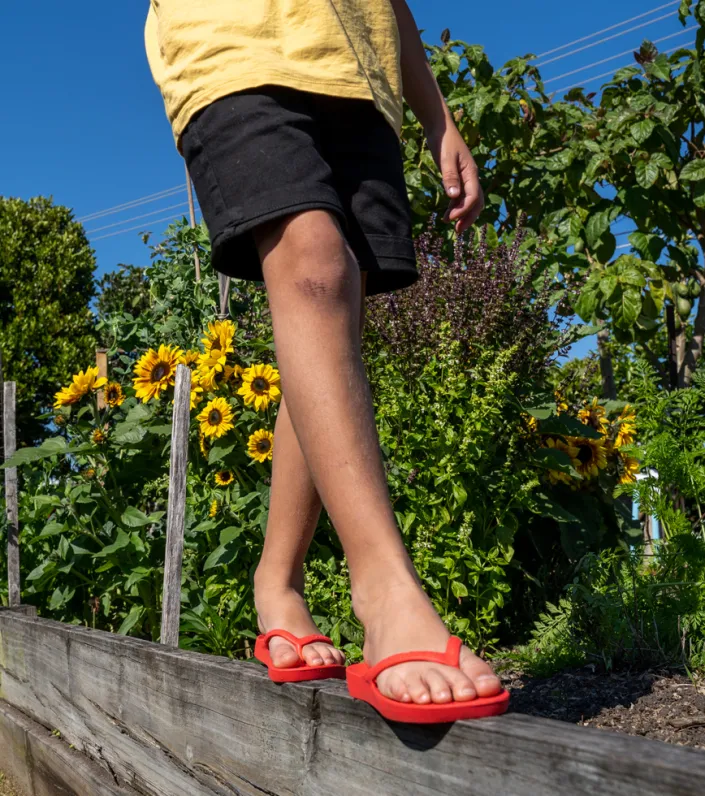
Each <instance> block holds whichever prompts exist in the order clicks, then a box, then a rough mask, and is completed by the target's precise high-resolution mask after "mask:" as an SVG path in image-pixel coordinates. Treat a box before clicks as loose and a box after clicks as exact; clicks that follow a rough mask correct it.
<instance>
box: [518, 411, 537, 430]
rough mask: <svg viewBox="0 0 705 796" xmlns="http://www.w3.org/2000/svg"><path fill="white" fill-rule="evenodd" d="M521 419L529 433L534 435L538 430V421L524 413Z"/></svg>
mask: <svg viewBox="0 0 705 796" xmlns="http://www.w3.org/2000/svg"><path fill="white" fill-rule="evenodd" d="M522 419H523V420H524V422H525V423H526V425H527V427H528V429H529V431H531V432H534V433H535V432H536V431H538V430H539V421H538V420H537V419H536V418H535V417H534V416H533V415H529V414H526V413H524V414H522Z"/></svg>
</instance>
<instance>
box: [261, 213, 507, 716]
mask: <svg viewBox="0 0 705 796" xmlns="http://www.w3.org/2000/svg"><path fill="white" fill-rule="evenodd" d="M255 238H256V241H257V246H258V250H259V254H260V258H261V260H262V265H263V273H264V277H265V283H266V286H267V292H268V295H269V303H270V307H271V311H272V322H273V327H274V338H275V343H276V348H277V360H278V364H279V367H280V371H281V378H282V388H283V392H284V394H285V395H286V397H287V405H288V409H289V413H290V417H291V421H292V424H293V428H294V430H295V432H296V437H297V438H298V440H299V443H300V445H301V449H302V451H303V456H304V457H305V461H306V463H307V465H308V468H309V470H310V472H311V476H312V478H313V482H314V483H315V485H316V488H317V490H318V494H319V495H320V496H321V499H322V500H323V503H324V505H325V506H326V509H327V511H328V514H329V516H330V518H331V521H332V522H333V525H334V526H335V528H336V531H337V532H338V535H339V536H340V539H341V542H342V544H343V547H344V549H345V553H346V556H347V559H348V564H349V567H350V576H351V584H352V592H353V602H354V606H355V612H356V613H357V615H358V617H359V618H360V620H361V621H362V623H363V625H364V627H365V657H366V659H367V661H368V662H369V663H370V664H374V663H375V662H376V661H378V660H380V659H381V658H383V657H386V656H387V655H390V654H393V653H397V652H405V651H411V650H418V649H429V650H437V651H439V652H440V651H443V650H444V649H445V646H446V642H447V639H448V635H449V634H448V631H447V630H446V628H445V626H444V625H443V623H442V621H441V620H440V618H439V616H438V615H437V613H436V611H435V610H434V608H433V606H432V604H431V602H430V600H429V599H428V597H427V596H426V594H425V593H424V592H423V590H422V589H421V587H420V584H419V581H418V577H417V576H416V573H415V571H414V568H413V565H412V563H411V560H410V559H409V556H408V554H407V552H406V549H405V548H404V544H403V542H402V539H401V535H400V534H399V530H398V528H397V525H396V520H395V517H394V513H393V511H392V507H391V504H390V500H389V493H388V489H387V482H386V476H385V472H384V468H383V466H382V458H381V455H380V449H379V440H378V437H377V431H376V428H375V422H374V410H373V406H372V399H371V395H370V391H369V384H368V381H367V377H366V374H365V370H364V365H363V362H362V357H361V353H360V341H359V334H358V321H359V316H360V271H359V267H358V264H357V262H356V261H355V259H354V257H353V256H352V253H351V252H350V250H349V247H348V246H347V244H346V242H345V239H344V237H343V235H342V233H341V230H340V228H339V226H338V223H337V221H336V220H335V219H334V218H333V216H331V215H330V214H329V213H327V212H325V211H322V210H312V211H306V212H302V213H299V214H297V215H295V216H290V217H288V218H285V219H283V220H278V221H275V222H271V223H269V224H267V225H264V226H262V227H260V228H259V229H257V230H256V231H255ZM377 683H378V686H379V688H380V690H381V691H382V693H384V694H386V695H387V696H390V697H392V698H396V699H399V700H405V701H409V700H413V701H415V702H419V703H423V702H428V701H429V700H433V701H436V702H444V701H449V700H450V699H452V698H455V699H458V700H461V699H471V698H473V696H474V695H475V694H479V695H481V696H489V695H491V694H495V693H498V692H499V690H500V688H501V686H500V683H499V680H498V679H497V677H496V676H495V675H493V673H492V671H491V669H490V668H489V666H487V664H485V663H484V662H483V661H481V660H480V659H479V658H477V657H476V656H475V655H473V654H472V653H471V652H470V650H467V649H464V650H463V654H462V655H461V670H460V671H458V670H457V669H454V668H451V667H447V666H441V665H438V664H431V663H405V664H400V665H399V666H395V667H392V668H390V669H388V670H387V671H385V672H383V673H382V674H381V675H380V676H379V678H378V681H377Z"/></svg>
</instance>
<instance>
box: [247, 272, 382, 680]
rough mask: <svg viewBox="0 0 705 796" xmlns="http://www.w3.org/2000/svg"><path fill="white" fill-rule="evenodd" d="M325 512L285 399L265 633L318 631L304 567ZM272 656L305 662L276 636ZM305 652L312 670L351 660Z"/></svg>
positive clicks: (324, 651) (264, 572) (266, 576)
mask: <svg viewBox="0 0 705 796" xmlns="http://www.w3.org/2000/svg"><path fill="white" fill-rule="evenodd" d="M365 277H366V274H365V273H364V272H363V273H362V283H361V301H360V324H359V334H360V335H361V334H362V327H363V324H364V315H365V306H364V293H365ZM321 508H322V504H321V498H320V497H319V495H318V492H317V490H316V486H315V484H314V483H313V479H312V478H311V473H310V471H309V469H308V465H307V464H306V459H305V458H304V455H303V453H302V452H301V446H300V445H299V440H298V439H297V437H296V434H295V433H294V428H293V426H292V425H291V418H290V417H289V409H288V406H287V403H286V395H284V396H283V397H282V401H281V404H280V406H279V410H278V412H277V421H276V424H275V427H274V455H273V459H272V491H271V495H270V501H269V516H268V518H267V533H266V535H265V540H264V549H263V551H262V558H261V559H260V563H259V566H258V567H257V572H256V573H255V603H256V606H257V616H258V621H259V625H260V630H261V631H262V632H266V631H267V630H271V629H273V628H277V627H280V628H284V629H285V630H288V631H289V632H290V633H294V634H295V635H297V636H306V635H309V634H311V633H317V632H318V628H317V627H316V625H315V623H314V621H313V619H312V618H311V614H310V612H309V610H308V607H307V605H306V602H305V601H304V598H303V592H304V572H303V565H304V559H305V557H306V552H307V550H308V548H309V545H310V544H311V540H312V539H313V534H314V531H315V530H316V525H317V524H318V518H319V516H320V513H321ZM269 652H270V655H271V656H272V661H273V663H274V665H275V666H280V667H289V666H297V665H299V663H300V661H299V656H298V655H297V653H296V650H295V649H294V647H293V645H292V644H290V643H289V642H288V641H286V639H283V638H277V637H274V638H273V639H272V640H271V642H270V645H269ZM303 652H304V660H305V661H306V663H308V664H309V665H311V666H315V665H320V664H321V663H341V664H342V663H344V662H345V656H344V655H343V653H342V652H340V650H336V649H334V648H333V647H331V646H329V645H328V644H307V645H306V646H305V647H304V650H303Z"/></svg>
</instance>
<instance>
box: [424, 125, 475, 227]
mask: <svg viewBox="0 0 705 796" xmlns="http://www.w3.org/2000/svg"><path fill="white" fill-rule="evenodd" d="M428 146H429V149H430V150H431V154H432V155H433V159H434V160H435V161H436V164H437V165H438V168H439V169H440V170H441V175H442V177H443V187H444V188H445V191H446V194H447V195H448V196H449V197H450V204H449V205H448V209H447V210H446V212H445V215H444V216H443V220H444V221H447V222H455V231H456V233H458V234H460V233H461V232H464V231H465V230H466V229H467V228H468V227H470V226H471V225H472V224H474V223H475V221H477V218H478V216H479V215H480V213H481V212H482V210H483V208H484V206H485V197H484V194H483V193H482V188H481V187H480V181H479V179H478V174H477V165H476V163H475V161H474V159H473V156H472V155H471V154H470V150H469V149H468V147H467V144H466V143H465V141H463V138H462V136H461V135H460V133H459V132H458V128H457V127H456V126H455V125H454V124H453V123H452V122H450V121H448V122H447V123H446V125H445V126H444V128H443V129H442V130H441V131H440V133H439V134H437V135H433V134H429V135H428Z"/></svg>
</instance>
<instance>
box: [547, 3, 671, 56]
mask: <svg viewBox="0 0 705 796" xmlns="http://www.w3.org/2000/svg"><path fill="white" fill-rule="evenodd" d="M679 3H680V0H672V1H671V2H670V3H664V5H662V6H658V8H652V9H651V11H645V12H644V13H643V14H638V15H637V16H635V17H630V18H629V19H625V20H624V22H618V23H617V24H616V25H610V26H609V27H608V28H603V29H602V30H597V31H595V33H591V34H590V35H589V36H583V37H582V38H580V39H575V40H574V41H569V42H568V43H567V44H561V46H560V47H554V48H553V49H552V50H547V51H546V52H545V53H541V54H540V55H537V56H536V57H537V58H545V57H546V56H547V55H553V53H557V52H560V51H561V50H565V48H566V47H572V46H573V45H574V44H581V43H582V42H584V41H587V40H588V39H592V38H594V37H595V36H600V35H601V34H603V33H609V31H611V30H615V28H621V27H622V25H628V24H629V23H630V22H636V20H637V19H643V18H644V17H648V16H651V14H655V13H656V12H657V11H663V9H664V8H668V7H669V6H676V5H678V4H679Z"/></svg>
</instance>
